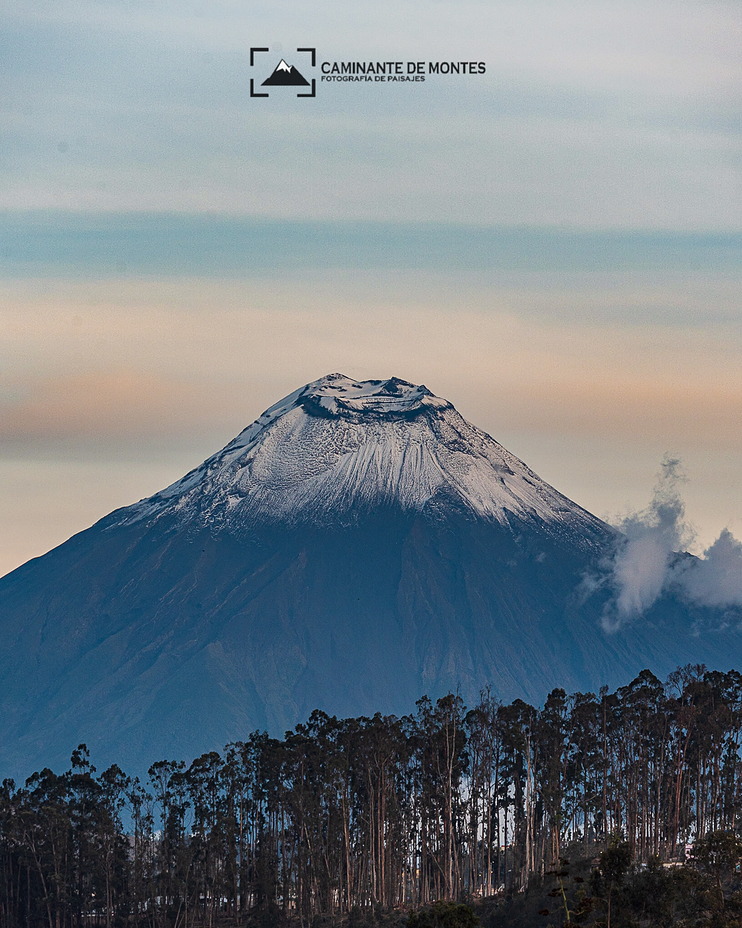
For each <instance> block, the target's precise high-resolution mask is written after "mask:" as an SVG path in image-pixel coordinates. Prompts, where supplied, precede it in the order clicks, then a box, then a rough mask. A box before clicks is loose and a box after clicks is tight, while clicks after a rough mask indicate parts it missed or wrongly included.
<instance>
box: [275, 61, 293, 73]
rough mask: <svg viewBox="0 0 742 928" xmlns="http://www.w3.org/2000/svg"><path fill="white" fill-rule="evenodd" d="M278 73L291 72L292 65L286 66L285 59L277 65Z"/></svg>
mask: <svg viewBox="0 0 742 928" xmlns="http://www.w3.org/2000/svg"><path fill="white" fill-rule="evenodd" d="M276 71H291V65H290V64H286V62H285V61H284V60H283V58H282V59H281V60H280V61H279V62H278V64H277V65H276Z"/></svg>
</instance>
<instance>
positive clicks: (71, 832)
mask: <svg viewBox="0 0 742 928" xmlns="http://www.w3.org/2000/svg"><path fill="white" fill-rule="evenodd" d="M741 733H742V675H741V674H739V673H737V672H735V671H730V672H729V673H720V672H710V671H707V670H706V669H705V668H704V667H703V666H688V667H685V668H681V669H678V670H677V671H675V672H674V673H673V674H671V675H670V677H669V679H668V680H667V681H665V682H664V683H663V682H661V681H660V680H659V679H657V678H656V677H655V676H654V675H653V674H652V673H650V672H649V671H643V672H642V673H641V674H640V675H639V676H638V677H637V678H636V679H635V680H633V681H632V682H631V683H629V684H628V685H626V686H623V687H620V688H619V689H617V690H616V691H615V692H609V691H608V689H607V688H604V689H603V690H601V692H600V693H599V694H597V695H596V694H593V693H586V694H583V693H576V694H573V695H568V694H566V693H565V692H564V691H563V690H559V689H557V690H554V691H553V692H552V693H551V694H550V695H549V696H548V698H547V699H546V701H545V703H544V705H543V706H542V707H541V708H535V707H533V706H531V705H528V704H527V703H525V702H523V701H521V700H515V701H514V702H512V703H509V704H503V703H501V702H499V701H498V700H497V699H496V698H494V697H493V696H492V695H491V694H490V693H489V692H487V691H485V692H483V693H482V694H481V696H480V699H479V701H478V703H477V705H475V706H473V707H471V708H468V709H467V708H466V707H465V706H464V704H463V702H462V700H461V699H460V698H459V697H458V696H457V695H455V694H449V695H447V696H445V697H443V698H441V699H438V700H437V701H435V702H433V701H431V700H430V699H428V698H427V697H426V698H423V699H421V700H420V701H419V702H418V703H417V705H416V708H415V711H414V713H411V714H410V715H408V716H405V717H403V718H397V717H394V716H387V717H384V716H381V715H380V714H377V715H375V716H374V717H373V718H366V717H361V718H350V719H342V720H341V719H337V718H334V717H330V716H328V715H326V714H324V713H323V712H319V711H315V712H313V713H312V715H311V716H310V718H309V719H308V721H307V722H306V723H304V724H301V725H298V726H297V727H296V728H295V729H294V730H293V731H290V732H287V733H286V735H285V737H284V738H283V739H276V738H271V737H269V736H268V735H267V734H265V733H262V732H255V733H253V734H251V735H249V737H247V738H246V740H244V741H237V742H234V743H232V744H229V745H227V746H226V747H225V748H224V750H223V751H222V752H221V753H219V752H215V751H214V752H210V753H206V754H203V755H202V756H200V757H197V758H196V759H195V760H193V761H192V762H191V763H190V764H186V763H184V762H183V761H182V760H160V761H157V762H155V763H153V764H152V766H151V767H150V768H149V771H148V774H147V775H146V777H142V778H141V779H139V778H136V777H133V778H132V777H130V776H128V775H127V774H126V773H125V772H124V771H123V770H121V769H119V767H117V766H115V765H114V766H111V767H109V768H108V769H105V770H103V771H102V772H100V773H99V772H98V771H97V770H96V768H95V767H94V766H93V765H92V763H91V757H90V755H89V752H88V750H87V748H86V747H85V745H79V746H78V747H77V748H76V749H75V750H74V751H73V753H72V757H71V763H70V767H69V769H68V770H66V771H65V772H62V773H54V772H52V770H50V769H43V770H41V771H40V772H37V773H34V774H33V776H31V777H30V778H29V779H28V780H27V781H26V783H25V785H23V786H18V785H16V784H15V783H14V782H13V781H11V780H8V779H6V780H4V781H3V784H2V790H1V791H0V924H2V926H5V928H36V926H39V928H41V926H48V928H82V926H93V925H96V926H106V928H117V926H131V928H144V926H150V928H188V926H194V928H196V926H205V925H208V926H218V925H219V926H221V925H284V924H286V925H289V924H290V925H296V926H301V928H305V926H306V928H308V926H313V928H314V926H317V925H323V924H327V925H349V926H353V925H356V926H357V925H364V924H369V925H370V924H384V923H388V924H400V925H402V924H404V923H405V920H406V922H407V924H408V925H410V926H415V925H416V926H421V928H422V926H433V925H459V924H460V925H464V924H472V925H474V924H477V918H481V919H482V921H483V923H484V924H492V925H496V924H498V925H499V924H521V923H522V924H540V925H544V928H546V926H547V925H549V924H551V925H556V926H560V925H564V924H579V923H583V924H606V925H608V926H610V925H611V924H613V925H614V928H616V926H618V925H621V924H647V925H648V924H680V923H682V924H686V922H683V921H682V919H681V917H680V915H678V914H677V912H678V911H679V910H678V909H677V905H679V903H675V902H673V903H672V905H675V906H676V909H673V910H672V911H673V912H675V914H674V915H672V914H671V915H669V916H668V915H666V914H665V915H664V916H660V915H657V916H652V915H651V913H650V912H649V908H648V907H647V906H648V903H647V899H648V898H649V897H650V896H651V897H652V901H653V904H659V902H658V900H659V899H660V898H664V896H663V892H664V891H665V889H667V886H668V885H669V883H668V881H671V880H672V881H674V883H673V885H675V884H677V885H678V886H680V884H681V883H682V881H683V879H684V880H685V883H684V884H683V885H684V886H685V890H683V891H684V892H685V893H686V896H688V894H689V893H690V896H692V897H693V900H694V901H693V905H695V907H696V908H695V909H694V912H696V914H695V915H694V918H696V921H688V922H687V924H691V923H692V924H719V925H722V924H724V925H726V924H735V925H737V924H741V922H740V921H739V920H736V921H735V920H732V921H728V920H727V921H723V920H722V921H719V920H718V919H720V918H727V919H728V918H732V917H734V918H737V919H738V918H739V916H737V915H733V913H734V912H735V911H736V909H735V905H736V902H735V898H736V897H734V894H733V892H732V890H733V889H734V886H732V883H733V882H734V880H735V879H736V878H737V877H735V872H736V868H737V865H738V861H739V857H740V844H739V840H738V838H737V835H738V834H739V832H740V827H741V824H742V823H741V821H740V818H741V816H742V758H741V756H740V734H741ZM681 871H682V873H683V874H685V876H683V877H682V879H681V877H680V876H679V875H678V874H680V873H681ZM653 874H654V876H653ZM689 874H690V875H689ZM652 879H654V880H655V884H656V885H655V889H654V890H653V891H652V892H651V893H650V892H649V891H647V892H646V893H645V897H646V898H645V900H644V902H643V903H641V904H640V903H637V902H636V900H634V902H629V901H626V900H627V899H629V896H628V895H627V893H629V890H630V889H631V887H632V886H633V887H634V890H636V887H637V886H639V885H640V884H641V881H642V880H643V881H644V882H645V883H647V881H650V882H651V880H652ZM632 881H633V882H632ZM658 881H659V882H658ZM662 881H664V882H662ZM730 881H731V883H730ZM660 884H661V885H660ZM647 885H649V883H647ZM657 887H660V889H658V888H657ZM689 887H690V888H689ZM730 887H731V888H730ZM660 890H661V891H660ZM636 891H638V890H636ZM622 894H623V895H622ZM529 898H533V899H538V900H541V901H540V902H538V901H536V902H534V903H533V904H534V906H536V905H538V906H539V908H538V910H536V909H535V908H534V913H536V914H534V915H533V918H535V919H536V920H535V921H533V920H529V918H531V916H527V914H524V913H526V908H524V906H525V902H524V901H523V900H526V899H529ZM618 900H623V901H622V902H620V903H619V901H618ZM686 902H687V900H686ZM683 904H684V905H685V904H686V903H683ZM688 904H690V903H688ZM668 905H670V903H668ZM519 906H520V908H518V907H519ZM637 906H638V907H639V908H638V909H637ZM642 906H643V908H642ZM508 907H509V911H510V912H511V915H510V916H509V920H508V921H498V919H501V918H502V917H504V916H503V915H502V912H503V911H505V910H508ZM704 907H705V908H704ZM640 910H641V911H640ZM668 911H670V910H669V909H668ZM518 912H521V915H518V914H517V913H518ZM642 912H643V913H644V914H643V915H642ZM704 912H705V913H706V915H703V913H704ZM472 913H477V914H476V915H475V914H472ZM648 913H649V914H648ZM709 913H711V914H709ZM724 913H727V914H724ZM740 913H741V914H742V909H741V910H740ZM689 917H690V916H689ZM632 918H633V919H634V920H633V921H631V919H632ZM642 918H644V921H643V922H642ZM652 918H654V921H653V920H652ZM663 918H664V919H665V920H664V921H663V920H662V919H663ZM699 918H701V919H702V918H706V919H707V920H706V921H703V920H701V921H698V919H699ZM457 919H458V920H457ZM466 919H471V920H470V921H467V920H466ZM518 919H521V920H520V921H519V920H518ZM538 919H540V920H538ZM621 919H624V920H623V921H622V920H621ZM626 919H629V921H626ZM668 919H669V920H668ZM708 919H711V920H710V921H709V920H708ZM713 919H717V920H716V921H713Z"/></svg>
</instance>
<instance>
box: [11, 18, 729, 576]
mask: <svg viewBox="0 0 742 928" xmlns="http://www.w3.org/2000/svg"><path fill="white" fill-rule="evenodd" d="M251 47H261V48H269V52H266V53H260V54H259V55H258V56H256V61H255V63H254V64H253V65H251V62H250V49H251ZM307 47H314V48H316V54H317V59H316V66H315V68H311V66H310V63H309V56H308V54H307V53H306V52H298V51H297V49H298V48H307ZM281 58H285V59H286V60H287V61H288V62H289V63H290V64H294V65H295V66H296V67H297V68H299V69H300V70H301V71H302V73H304V74H305V76H307V77H309V76H310V75H313V76H316V80H317V83H316V96H315V97H312V98H299V97H297V96H295V93H294V88H275V89H272V90H271V92H270V96H269V97H268V98H258V97H251V96H250V79H251V78H253V80H254V84H255V85H256V86H258V85H259V84H260V83H261V82H262V80H263V79H264V78H265V77H267V76H268V74H269V73H270V72H271V70H272V69H273V67H275V66H276V65H277V64H278V62H279V61H280V60H281ZM335 61H337V62H347V61H363V62H366V61H373V62H377V61H400V62H402V63H403V68H404V69H405V70H406V68H407V62H422V63H423V70H424V71H426V73H425V75H424V76H425V80H424V81H416V82H414V81H409V82H402V81H400V82H388V81H383V82H377V81H370V82H365V81H364V82H327V81H322V80H321V73H322V71H321V65H322V62H328V63H332V62H335ZM460 61H466V62H470V61H471V62H477V63H479V62H482V63H483V64H484V73H479V70H477V73H474V74H431V73H429V65H430V63H431V62H433V63H434V62H460ZM741 110H742V12H741V8H740V5H739V3H738V2H737V0H730V2H721V0H672V2H656V0H637V2H632V0H582V2H581V0H535V2H531V0H507V2H505V0H487V2H468V0H464V2H457V3H452V2H447V3H443V2H431V0H395V2H393V3H392V2H389V0H376V2H374V3H373V4H371V3H354V4H349V3H347V2H342V3H341V2H339V0H327V2H323V3H320V4H312V5H310V4H306V3H304V2H299V0H276V2H273V3H271V4H257V3H254V2H251V0H239V2H238V0H210V2H209V3H208V4H207V3H201V2H188V0H185V2H184V0H178V2H177V3H176V2H174V0H173V2H167V0H147V2H144V0H142V2H139V0H105V2H102V0H100V2H96V0H46V2H44V0H33V2H31V0H16V2H14V3H13V5H12V8H11V6H10V5H9V4H6V5H4V7H3V8H2V9H1V10H0V574H3V573H5V572H7V571H9V570H12V569H13V568H15V567H16V566H18V565H19V564H21V563H23V562H24V561H26V560H28V559H29V558H31V557H35V556H38V555H41V554H43V553H44V552H45V551H47V550H49V549H50V548H51V547H53V546H55V545H57V544H59V543H61V542H63V541H64V540H65V539H66V538H68V537H69V536H70V535H71V534H73V533H74V532H77V531H80V530H82V529H84V528H86V527H87V526H88V525H90V524H92V523H93V522H95V521H96V520H97V519H99V518H101V517H103V516H104V515H106V514H107V513H108V512H109V511H111V510H112V509H114V508H117V507H119V506H123V505H127V504H129V503H132V502H134V501H136V500H138V499H139V498H141V497H144V496H149V495H151V494H152V493H154V492H156V491H157V490H158V489H160V488H162V487H164V486H166V485H168V484H169V483H171V482H173V481H174V480H175V479H177V478H178V477H179V476H181V475H182V474H183V473H185V472H186V471H187V470H189V469H190V468H191V467H193V466H195V465H197V464H198V463H200V461H201V460H203V459H204V458H205V457H206V456H208V455H209V454H211V453H212V452H214V451H216V450H217V449H218V448H219V447H221V446H222V445H224V444H225V443H226V442H227V441H228V440H229V439H231V438H232V437H233V436H234V435H236V434H237V433H238V432H239V431H240V430H241V429H242V428H244V427H245V426H246V425H248V424H249V423H250V422H251V421H253V420H254V419H255V418H257V416H258V415H259V414H260V413H261V412H262V411H263V410H264V409H265V408H267V407H268V406H270V405H272V404H273V403H274V402H276V401H277V400H278V399H279V398H281V397H282V396H284V395H286V394H288V393H290V392H291V391H293V390H294V389H296V388H297V387H298V386H301V385H302V384H304V383H307V382H309V381H311V380H315V379H317V378H318V377H321V376H322V375H324V374H327V373H330V372H334V371H340V372H343V373H345V374H347V375H349V376H352V377H355V378H358V379H365V378H382V377H388V376H391V375H395V376H398V377H402V378H403V379H405V380H410V381H412V382H415V383H425V384H426V385H427V386H428V387H429V388H430V389H431V390H432V391H433V392H434V393H437V394H438V395H441V396H445V397H446V398H447V399H449V400H451V401H452V402H453V403H454V405H455V406H456V407H457V408H458V409H459V411H460V412H461V413H462V414H463V415H464V416H465V417H466V418H468V419H469V420H470V421H472V422H474V423H475V424H476V425H478V426H480V427H481V428H484V429H485V430H486V431H488V432H489V433H490V434H491V435H492V436H493V437H494V438H496V439H497V440H498V441H500V442H501V443H502V444H504V445H505V446H506V447H507V448H508V449H509V450H510V451H512V452H513V453H514V454H516V455H518V456H519V457H521V458H523V459H524V460H525V461H526V463H527V464H528V465H529V466H530V467H531V468H532V469H533V470H535V471H536V472H537V473H538V474H539V475H540V476H542V477H543V478H544V479H545V480H547V481H548V482H550V483H551V484H553V485H554V486H556V487H557V488H558V489H559V490H561V491H562V492H564V493H566V494H567V495H568V496H570V497H571V498H572V499H574V500H575V501H576V502H578V503H580V504H581V505H583V506H585V507H586V508H588V509H590V510H591V511H593V512H595V513H596V514H597V515H599V516H601V517H604V518H607V519H609V520H611V521H613V522H614V523H617V522H620V521H621V520H623V521H624V522H625V521H626V519H627V518H629V519H630V518H631V513H632V512H637V511H640V510H642V509H643V508H644V507H646V506H647V505H648V502H649V500H650V498H651V494H652V487H653V485H654V483H655V479H656V475H657V473H658V472H659V471H660V468H661V462H662V461H663V459H667V456H668V455H670V456H672V458H673V460H676V459H677V460H679V461H680V462H681V464H680V465H678V468H679V469H678V471H677V473H678V475H679V479H680V480H681V481H682V496H683V500H684V503H685V518H686V519H687V526H686V528H687V531H685V533H684V536H683V537H684V544H685V545H686V546H687V547H688V548H689V549H690V550H694V551H697V552H700V551H702V550H703V549H704V548H706V547H708V546H709V545H711V544H712V542H713V541H714V539H716V538H718V537H719V536H720V534H721V533H722V531H723V530H724V529H727V528H728V529H729V530H730V531H731V532H732V533H735V534H736V536H737V537H740V535H742V428H741V427H740V426H741V425H742V376H741V375H740V371H742V307H741V306H740V296H741V294H742V287H741V284H742V162H741V158H740V155H741V154H742V144H741V142H742V119H740V112H741ZM725 537H726V536H725Z"/></svg>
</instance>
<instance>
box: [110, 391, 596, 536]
mask: <svg viewBox="0 0 742 928" xmlns="http://www.w3.org/2000/svg"><path fill="white" fill-rule="evenodd" d="M385 504H396V505H399V506H400V507H401V508H402V509H403V510H413V511H422V510H424V509H426V507H427V508H430V507H436V506H440V505H444V506H445V505H448V506H451V505H455V506H458V507H461V508H463V509H464V510H465V511H468V512H470V513H471V514H472V515H474V516H478V517H483V518H486V519H490V520H495V521H497V522H499V523H501V524H509V523H510V522H511V521H512V520H513V518H514V517H515V518H516V519H517V520H518V521H519V522H523V521H526V522H531V521H534V520H537V521H540V522H543V523H545V525H546V526H548V527H549V529H550V530H551V531H552V532H554V533H558V532H559V531H560V529H561V528H564V527H566V526H569V528H570V530H571V531H574V529H575V528H578V529H579V530H581V531H583V532H585V533H586V538H587V539H590V538H592V537H601V538H603V539H604V538H605V533H606V530H607V526H605V525H604V524H603V523H602V522H600V520H598V519H596V518H595V517H594V516H593V515H591V514H590V513H588V512H586V511H585V510H583V509H581V508H580V507H579V506H577V505H576V504H575V503H573V502H571V500H569V499H567V498H566V497H565V496H563V495H562V494H561V493H559V492H557V491H556V490H555V489H553V488H552V487H551V486H549V485H548V484H547V483H545V482H544V481H543V480H541V478H540V477H538V476H537V475H536V474H534V473H533V471H531V470H529V468H528V467H526V465H525V464H524V463H523V462H522V461H520V460H519V459H518V458H517V457H515V456H514V455H512V454H510V452H508V451H506V449H505V448H503V447H502V446H501V445H499V444H498V443H497V442H496V441H495V440H494V439H493V438H491V437H490V436H489V435H487V434H486V432H483V431H482V430H481V429H478V428H476V427H475V426H473V425H471V424H470V423H469V422H467V421H466V420H465V419H464V418H463V417H462V416H461V415H460V414H459V413H458V412H457V411H456V409H455V408H454V407H453V406H452V404H451V403H449V402H448V401H447V400H445V399H442V398H440V397H438V396H435V395H433V394H432V393H431V392H430V391H429V390H428V389H427V388H426V387H425V386H417V385H415V384H411V383H408V382H407V381H404V380H400V379H399V378H396V377H392V378H390V379H389V380H367V381H360V382H359V381H355V380H352V379H351V378H349V377H346V376H344V375H343V374H329V375H327V376H326V377H322V378H320V379H319V380H316V381H314V382H313V383H310V384H307V385H306V386H304V387H302V388H301V389H299V390H296V391H294V392H293V393H290V394H289V395H288V396H287V397H285V398H284V399H282V400H280V402H278V403H276V404H275V405H274V406H271V407H270V409H268V410H266V411H265V412H264V413H263V414H262V415H261V416H260V418H259V419H258V420H257V421H256V422H254V423H253V424H252V425H250V426H248V428H246V429H245V430H244V431H243V432H241V433H240V434H239V435H238V436H237V437H236V438H235V439H234V440H233V441H231V442H230V443H229V444H228V445H227V446H226V447H225V448H223V449H222V450H221V451H219V452H218V453H217V454H215V455H213V456H212V457H210V458H208V459H207V460H206V461H205V462H204V463H203V464H201V465H200V466H199V467H197V468H196V469H195V470H193V471H191V472H190V473H189V474H187V475H186V476H185V477H183V478H182V479H181V480H178V481H177V482H176V483H174V484H172V485H171V486H169V487H167V488H166V489H164V490H162V491H161V492H160V493H157V494H155V495H154V496H152V497H150V498H149V499H147V500H143V501H142V502H140V503H137V504H136V505H134V506H131V507H129V508H128V509H125V510H122V511H121V513H120V520H119V522H118V523H117V524H128V523H130V522H132V521H138V520H140V519H149V518H152V517H156V516H158V515H159V514H162V513H169V514H178V515H179V516H180V518H181V519H183V520H188V521H192V520H194V519H196V520H201V521H205V522H208V523H211V524H212V525H213V526H215V527H218V526H219V525H227V526H230V525H232V526H236V525H238V526H240V527H241V528H243V527H244V526H245V525H249V524H250V523H252V522H254V521H256V520H260V521H265V520H268V521H274V522H288V523H296V522H300V521H306V520H309V521H313V522H318V523H325V522H327V521H337V520H340V521H342V520H343V519H344V518H348V517H350V516H351V515H352V517H353V518H357V516H358V513H359V512H363V511H366V510H368V509H370V508H373V507H377V506H380V505H385Z"/></svg>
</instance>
